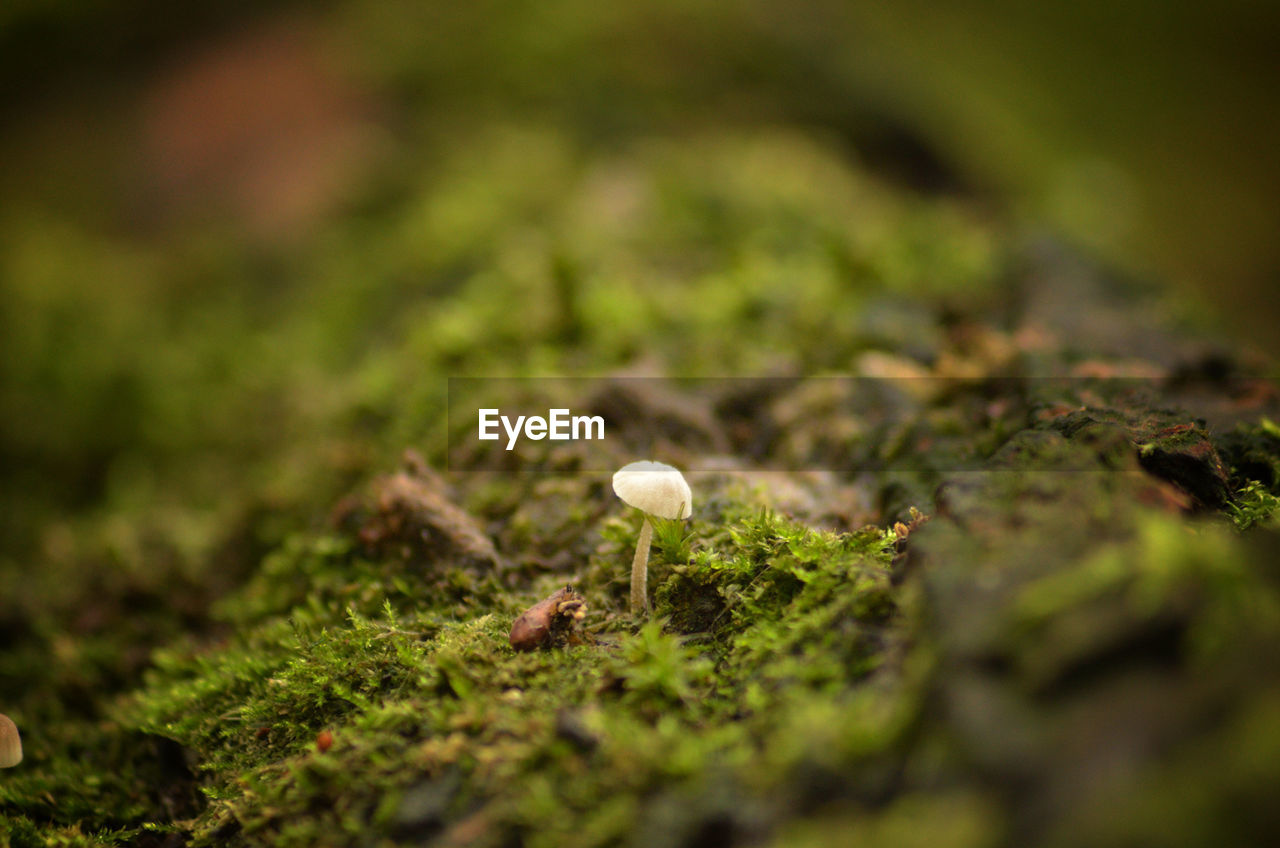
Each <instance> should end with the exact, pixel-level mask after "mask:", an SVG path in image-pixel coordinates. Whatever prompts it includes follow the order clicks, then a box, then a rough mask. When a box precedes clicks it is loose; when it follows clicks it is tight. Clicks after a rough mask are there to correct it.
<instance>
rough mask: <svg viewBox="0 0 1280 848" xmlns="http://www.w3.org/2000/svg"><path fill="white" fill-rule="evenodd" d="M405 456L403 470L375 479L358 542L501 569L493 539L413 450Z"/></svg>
mask: <svg viewBox="0 0 1280 848" xmlns="http://www.w3.org/2000/svg"><path fill="white" fill-rule="evenodd" d="M406 456H407V458H406V465H407V466H408V468H407V470H405V471H400V472H397V473H395V474H390V475H387V476H385V477H381V478H379V479H377V480H375V481H374V484H373V493H374V497H373V501H374V511H373V513H372V514H371V515H369V516H367V517H366V518H365V519H364V521H363V523H362V524H361V525H360V528H359V531H358V537H359V539H360V542H361V543H362V544H363V545H364V546H365V547H366V548H368V549H370V550H371V551H373V552H374V553H375V554H379V555H384V556H386V555H397V556H402V557H404V558H406V559H422V560H424V561H426V562H433V561H435V560H439V559H449V560H455V561H459V562H460V564H462V565H465V566H468V567H471V568H476V569H479V570H481V571H489V570H495V569H498V568H501V565H502V563H501V559H500V558H499V556H498V552H497V550H495V549H494V546H493V542H492V541H491V540H490V539H489V537H488V536H487V535H485V533H484V531H482V530H481V529H480V527H479V525H478V524H477V523H476V521H475V519H474V518H472V517H471V516H470V515H469V514H467V513H466V512H465V511H464V510H462V509H461V508H460V507H458V506H457V505H456V504H454V503H453V502H452V501H450V500H449V499H448V497H447V496H446V494H445V492H444V482H443V481H442V480H441V479H440V478H439V477H437V476H436V475H435V474H434V473H432V472H431V471H430V470H429V469H427V468H426V467H425V465H423V464H421V463H420V462H419V461H417V458H416V456H415V455H412V454H409V455H406Z"/></svg>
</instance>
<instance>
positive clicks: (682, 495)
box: [613, 460, 693, 615]
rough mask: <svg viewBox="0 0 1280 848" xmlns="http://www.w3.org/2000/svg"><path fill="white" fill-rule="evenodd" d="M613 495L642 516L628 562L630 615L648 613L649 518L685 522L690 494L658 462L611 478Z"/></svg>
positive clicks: (677, 477) (629, 467)
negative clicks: (677, 519)
mask: <svg viewBox="0 0 1280 848" xmlns="http://www.w3.org/2000/svg"><path fill="white" fill-rule="evenodd" d="M613 491H614V492H615V493H616V494H617V496H618V497H620V498H622V501H623V503H625V504H627V505H628V506H634V507H635V508H636V509H638V510H640V511H641V512H643V513H644V525H643V526H642V527H641V528H640V539H639V541H637V542H636V556H635V559H633V560H632V561H631V614H632V615H639V614H640V611H641V610H648V609H649V593H648V591H647V589H646V583H647V581H648V578H649V543H650V542H651V541H652V540H653V522H652V520H651V519H652V518H654V517H657V518H688V517H689V514H690V512H691V511H692V509H693V493H692V492H690V491H689V484H688V483H686V482H685V480H684V476H683V475H682V474H681V473H680V472H679V471H677V470H676V469H675V468H672V467H671V466H670V465H667V464H665V463H662V462H651V461H647V460H646V461H642V462H632V463H630V464H628V465H624V466H623V467H622V468H620V469H619V470H618V472H617V473H616V474H614V475H613Z"/></svg>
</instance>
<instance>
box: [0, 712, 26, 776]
mask: <svg viewBox="0 0 1280 848" xmlns="http://www.w3.org/2000/svg"><path fill="white" fill-rule="evenodd" d="M20 762H22V737H20V736H18V727H17V725H15V724H14V723H13V719H11V718H9V717H8V716H7V715H5V714H4V713H0V768H9V767H11V766H16V765H17V764H18V763H20Z"/></svg>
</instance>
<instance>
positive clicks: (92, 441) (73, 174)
mask: <svg viewBox="0 0 1280 848" xmlns="http://www.w3.org/2000/svg"><path fill="white" fill-rule="evenodd" d="M1278 18H1280V15H1277V13H1276V11H1275V10H1274V9H1273V8H1270V7H1268V6H1267V4H1260V3H1252V2H1245V1H1244V0H1229V2H1226V3H1220V4H1215V5H1214V6H1213V7H1212V8H1210V7H1208V6H1206V5H1205V4H1199V3H1178V2H1158V0H1135V2H1127V3H1119V4H1117V3H1102V2H1086V3H1071V4H1066V3H1040V4H1026V3H1016V2H1012V0H1009V1H1008V2H1005V0H994V1H993V2H986V3H982V2H966V0H949V1H947V2H936V3H928V2H917V0H904V1H903V2H898V3H893V4H879V3H870V2H861V3H848V2H835V0H792V2H786V3H782V2H776V0H746V2H742V3H735V4H723V3H716V2H711V0H679V2H676V0H655V2H647V3H643V4H639V3H637V4H599V3H591V2H586V0H541V2H538V3H528V2H506V3H491V2H477V3H468V4H461V5H460V4H456V3H437V2H418V0H413V2H410V0H373V1H372V2H338V1H337V0H335V1H334V2H325V3H319V4H301V3H288V2H253V3H248V2H237V1H236V0H233V2H219V3H211V2H202V0H197V2H192V3H187V4H183V5H182V6H181V8H175V7H173V6H172V5H171V4H160V3H157V2H153V1H152V0H120V1H119V2H112V3H106V2H99V1H98V0H56V1H55V2H36V0H13V2H9V3H6V4H4V7H3V10H0V126H2V129H0V157H2V160H3V162H4V167H3V169H0V409H2V410H3V415H0V466H3V469H4V471H3V475H4V476H3V483H2V485H0V533H2V534H3V538H4V547H5V557H6V562H5V567H4V569H2V570H3V572H4V573H5V574H8V575H10V579H16V578H12V575H13V574H16V573H19V572H21V571H22V566H21V563H22V562H23V561H25V560H26V559H27V558H28V557H29V556H36V555H37V554H36V553H35V552H38V557H39V558H40V560H41V561H42V562H45V563H52V564H54V565H50V566H49V569H50V574H51V575H52V576H51V577H50V584H51V585H55V584H56V583H57V579H56V574H57V568H56V563H58V562H67V563H71V562H74V561H76V560H77V558H78V557H79V556H80V554H78V553H77V549H78V547H79V546H82V545H85V544H89V545H91V546H92V547H93V549H94V550H99V549H106V550H111V551H115V552H116V553H115V554H113V556H115V557H117V558H118V559H119V560H120V561H131V559H132V557H133V555H134V554H136V553H137V552H138V551H144V550H147V549H148V548H147V546H148V545H150V544H153V543H155V544H159V543H158V542H156V541H155V540H157V539H160V540H163V544H162V547H163V549H164V550H165V551H167V552H168V554H167V555H168V556H169V557H171V558H172V559H173V561H174V562H175V563H177V565H175V566H174V567H175V568H178V569H179V570H180V569H182V568H184V567H188V566H184V565H183V563H186V562H197V561H199V562H204V561H205V560H206V558H207V554H208V552H209V551H210V550H211V549H212V548H214V547H216V546H217V545H223V544H232V543H231V542H227V541H226V540H227V538H228V533H227V530H226V528H227V527H242V528H245V529H244V531H243V533H242V534H241V536H236V535H235V534H234V533H232V534H230V535H231V538H233V539H234V540H235V541H234V544H238V545H242V546H247V548H246V549H247V550H248V551H250V552H252V551H253V550H257V549H259V547H261V546H267V545H269V544H270V543H271V541H272V538H274V537H273V535H272V534H273V531H272V530H271V529H270V519H263V518H262V516H264V515H274V514H276V512H277V510H278V509H280V508H282V507H284V506H299V507H300V512H301V513H302V514H305V512H306V510H307V509H312V510H314V509H315V507H316V506H317V505H323V504H327V503H328V502H329V501H330V500H331V499H332V497H333V495H334V493H335V492H337V491H339V490H341V489H342V487H343V486H345V485H348V484H349V482H350V480H352V479H355V478H357V477H359V476H360V475H361V474H362V473H363V472H364V470H365V469H367V468H368V467H369V464H370V462H371V461H373V460H375V459H380V458H381V457H380V452H385V453H386V454H387V455H392V454H394V453H395V452H398V450H399V449H400V448H401V447H402V446H403V445H404V444H407V443H416V444H427V445H430V444H432V441H431V440H432V439H433V438H437V437H438V436H439V430H438V427H439V425H438V423H437V422H438V420H439V418H440V413H441V410H442V404H443V390H444V384H443V380H444V377H445V376H447V375H449V374H511V373H521V374H527V373H599V372H602V371H606V370H609V369H612V368H619V367H624V366H626V367H633V366H636V365H637V363H639V365H640V366H642V367H647V368H649V369H650V373H652V372H655V371H656V372H662V371H668V372H680V371H683V372H685V373H703V374H720V375H728V374H756V373H805V372H818V371H823V370H827V371H837V372H838V371H840V370H841V369H843V368H846V367H847V366H848V363H849V357H850V356H851V355H853V354H855V353H856V352H857V344H858V343H857V342H855V341H853V340H852V339H853V336H852V334H850V333H848V332H846V329H847V327H848V326H850V321H852V320H853V318H852V316H853V315H855V314H859V310H860V309H861V307H862V305H865V304H866V303H867V302H868V299H869V298H874V297H879V296H885V295H887V296H889V297H892V296H893V295H894V293H897V292H903V291H911V292H913V293H923V294H924V296H926V297H928V298H934V299H936V300H937V301H938V302H944V303H945V302H947V301H948V299H950V298H956V297H969V296H979V297H994V298H996V299H997V300H998V299H999V297H1000V296H1001V295H1000V293H999V281H1000V279H1001V274H1002V269H1003V268H1004V267H1005V263H1006V260H1007V258H1008V255H1009V250H1010V249H1009V245H1010V244H1012V243H1015V242H1016V241H1017V240H1018V239H1019V238H1021V237H1022V236H1023V235H1024V234H1025V233H1028V232H1033V231H1041V230H1047V231H1050V232H1053V233H1056V234H1058V235H1059V236H1060V237H1061V238H1063V239H1066V240H1068V241H1070V242H1074V243H1075V244H1077V245H1081V246H1083V247H1084V248H1085V249H1086V250H1087V251H1090V252H1093V253H1096V254H1097V255H1098V256H1100V257H1102V259H1103V260H1104V261H1105V262H1106V263H1108V264H1111V265H1113V266H1115V267H1118V268H1121V269H1124V271H1125V272H1126V273H1128V274H1130V275H1133V276H1137V277H1140V278H1144V279H1149V280H1154V281H1157V282H1158V283H1159V284H1160V285H1162V286H1165V287H1166V289H1167V290H1168V291H1169V292H1172V293H1173V295H1172V296H1173V297H1175V298H1177V299H1178V302H1179V304H1180V305H1181V309H1182V311H1183V312H1184V313H1185V314H1194V315H1197V316H1200V317H1201V318H1202V319H1204V320H1209V319H1207V318H1204V316H1211V319H1212V320H1216V321H1217V322H1218V326H1219V327H1220V328H1224V329H1226V330H1227V331H1228V332H1230V333H1231V334H1232V335H1234V336H1238V337H1243V338H1247V339H1253V340H1254V341H1256V342H1258V343H1260V344H1263V345H1269V346H1270V347H1271V349H1272V350H1274V349H1275V348H1276V342H1275V338H1276V336H1275V335H1274V333H1273V328H1274V322H1275V319H1276V318H1277V315H1278V313H1280V310H1278V309H1277V299H1276V298H1277V295H1276V290H1277V286H1276V283H1277V268H1280V240H1278V239H1277V238H1276V237H1275V234H1276V233H1277V232H1280V203H1277V200H1276V198H1277V197H1278V196H1280V161H1278V160H1277V157H1276V155H1275V151H1276V150H1277V149H1280V146H1278V142H1280V110H1277V109H1276V108H1275V106H1276V103H1275V99H1276V97H1275V82H1276V79H1277V77H1276V74H1275V70H1276V68H1275V65H1276V61H1275V58H1276V51H1275V45H1276V44H1277V43H1278V42H1280V38H1278V37H1277V36H1280V33H1278V32H1277V28H1278V27H1277V19H1278ZM726 326H729V327H732V328H734V329H732V330H730V331H726V330H725V327H726ZM897 327H898V325H894V324H892V322H891V323H890V325H889V327H888V329H887V330H886V332H890V333H893V332H899V330H898V329H896V328H897ZM904 327H905V328H904V329H902V330H901V332H903V333H910V332H911V331H912V330H911V327H910V325H909V324H908V325H904ZM122 516H127V518H123V517H122ZM90 528H91V529H90ZM264 528H266V529H264ZM85 538H90V539H91V540H92V541H91V542H84V541H83V540H84V539H85ZM81 553H82V552H81ZM252 560H253V557H252V556H249V557H239V558H237V559H236V561H238V562H250V561H252ZM70 567H71V566H70V565H68V568H70ZM190 567H191V568H196V567H197V566H194V565H192V566H190ZM200 567H203V566H200ZM166 579H168V578H166Z"/></svg>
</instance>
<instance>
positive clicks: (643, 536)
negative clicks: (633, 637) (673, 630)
mask: <svg viewBox="0 0 1280 848" xmlns="http://www.w3.org/2000/svg"><path fill="white" fill-rule="evenodd" d="M652 539H653V523H652V522H650V521H649V516H647V515H646V516H645V517H644V526H643V527H641V528H640V539H639V540H638V541H637V542H636V558H635V559H633V560H632V561H631V614H632V615H639V614H640V613H641V611H644V612H648V611H649V591H648V586H647V584H648V581H649V542H650V541H652Z"/></svg>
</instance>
